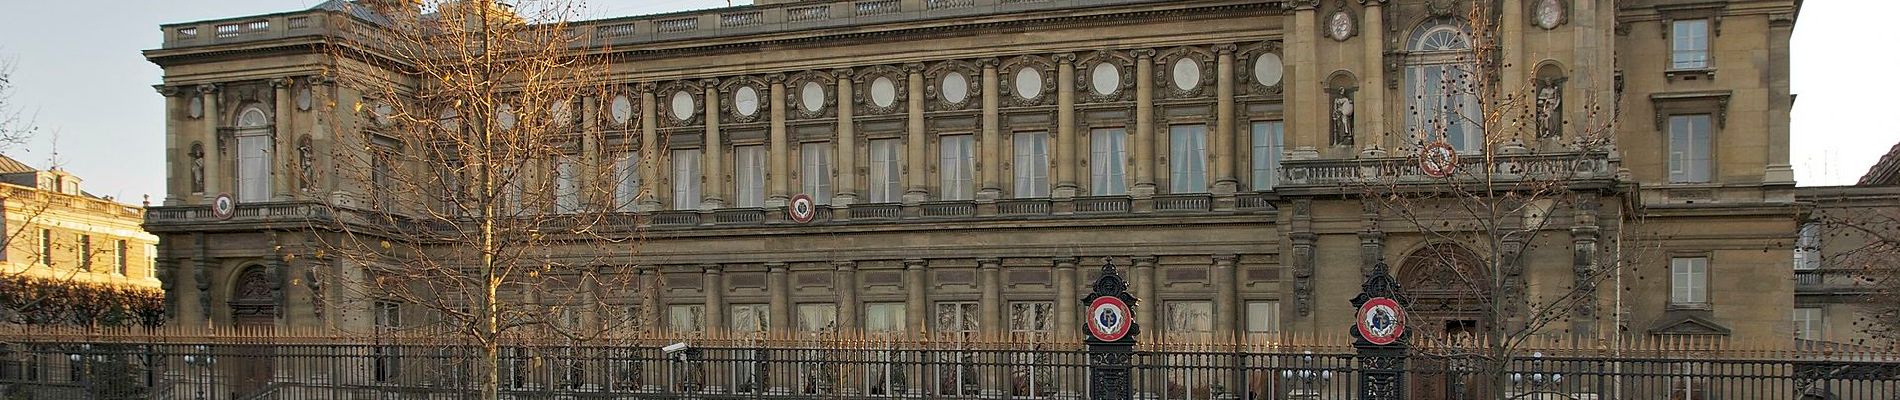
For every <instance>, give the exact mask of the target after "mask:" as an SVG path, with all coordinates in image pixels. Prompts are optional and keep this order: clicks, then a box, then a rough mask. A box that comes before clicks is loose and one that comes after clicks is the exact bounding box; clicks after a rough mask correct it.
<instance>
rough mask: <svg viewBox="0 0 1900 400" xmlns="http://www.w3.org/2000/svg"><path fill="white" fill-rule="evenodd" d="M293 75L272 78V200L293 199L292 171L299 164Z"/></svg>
mask: <svg viewBox="0 0 1900 400" xmlns="http://www.w3.org/2000/svg"><path fill="white" fill-rule="evenodd" d="M290 82H291V79H290V78H277V79H272V80H270V86H271V89H272V90H271V96H272V97H273V98H274V99H275V100H276V103H277V104H276V105H275V107H274V108H273V111H272V113H271V114H272V116H271V123H272V124H273V125H275V127H274V128H275V129H273V130H272V132H271V153H272V154H271V160H270V161H271V166H270V168H271V200H272V201H286V200H290V194H291V193H293V192H295V191H296V190H295V189H292V188H291V182H290V177H291V176H292V175H293V174H292V173H291V171H293V170H294V169H293V168H296V165H297V164H296V158H297V157H296V154H297V148H296V145H295V144H294V143H296V142H297V139H296V137H297V134H296V133H295V129H292V128H291V105H290Z"/></svg>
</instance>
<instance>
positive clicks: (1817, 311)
mask: <svg viewBox="0 0 1900 400" xmlns="http://www.w3.org/2000/svg"><path fill="white" fill-rule="evenodd" d="M1822 318H1824V316H1823V315H1822V314H1821V308H1820V307H1795V308H1794V337H1795V338H1796V339H1802V340H1821V338H1822V336H1821V333H1822V329H1824V325H1823V322H1825V321H1824V320H1823V319H1822Z"/></svg>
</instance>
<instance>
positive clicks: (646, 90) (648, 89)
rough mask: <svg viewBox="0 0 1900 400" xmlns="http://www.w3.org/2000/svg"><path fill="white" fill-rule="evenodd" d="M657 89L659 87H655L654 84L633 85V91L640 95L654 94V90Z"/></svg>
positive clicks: (641, 83)
mask: <svg viewBox="0 0 1900 400" xmlns="http://www.w3.org/2000/svg"><path fill="white" fill-rule="evenodd" d="M657 87H659V85H655V84H653V82H640V83H635V84H633V91H635V92H639V93H640V94H653V89H655V88H657Z"/></svg>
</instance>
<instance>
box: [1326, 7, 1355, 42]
mask: <svg viewBox="0 0 1900 400" xmlns="http://www.w3.org/2000/svg"><path fill="white" fill-rule="evenodd" d="M1326 35H1327V36H1331V37H1332V38H1333V40H1346V39H1347V38H1350V37H1352V16H1350V15H1346V12H1345V11H1340V12H1336V13H1333V17H1332V18H1331V19H1330V20H1328V21H1327V22H1326Z"/></svg>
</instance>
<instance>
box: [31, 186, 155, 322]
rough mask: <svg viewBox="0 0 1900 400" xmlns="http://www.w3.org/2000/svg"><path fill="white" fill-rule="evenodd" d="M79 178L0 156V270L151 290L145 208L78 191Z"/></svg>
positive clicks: (50, 280)
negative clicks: (1, 243)
mask: <svg viewBox="0 0 1900 400" xmlns="http://www.w3.org/2000/svg"><path fill="white" fill-rule="evenodd" d="M80 181H81V180H80V179H79V177H77V176H74V175H73V174H71V173H68V172H66V171H64V170H60V169H57V168H54V169H44V170H43V169H38V168H33V167H31V166H28V165H26V164H25V163H21V162H20V161H18V160H14V159H13V158H11V157H7V156H0V223H4V224H5V225H4V226H0V234H4V235H5V236H4V237H3V239H4V240H5V243H6V245H5V246H4V248H0V276H7V277H22V278H27V279H31V280H36V281H40V282H47V283H54V284H66V283H75V284H86V285H102V286H117V287H131V288H137V289H142V290H147V291H149V290H152V289H157V288H158V287H159V279H158V277H157V275H156V274H155V273H154V272H155V270H154V269H153V267H152V264H153V256H152V254H153V252H154V249H155V248H156V247H155V246H156V245H157V244H158V237H157V236H153V235H152V234H149V233H145V230H143V229H141V228H140V227H139V224H141V223H143V222H144V220H145V211H144V210H142V209H140V208H139V207H137V206H132V205H126V204H121V203H119V202H117V201H113V200H112V199H110V198H100V197H97V196H93V195H91V194H88V193H86V192H84V191H82V190H80Z"/></svg>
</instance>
